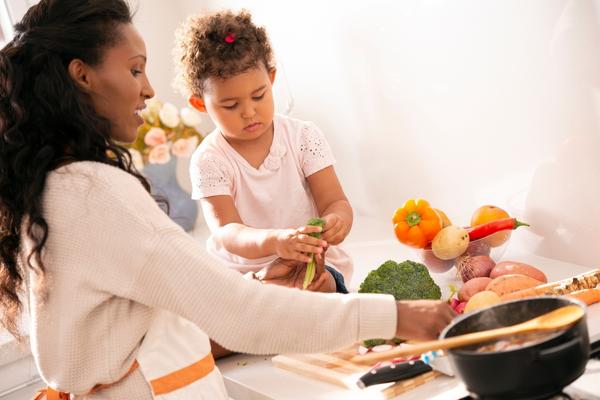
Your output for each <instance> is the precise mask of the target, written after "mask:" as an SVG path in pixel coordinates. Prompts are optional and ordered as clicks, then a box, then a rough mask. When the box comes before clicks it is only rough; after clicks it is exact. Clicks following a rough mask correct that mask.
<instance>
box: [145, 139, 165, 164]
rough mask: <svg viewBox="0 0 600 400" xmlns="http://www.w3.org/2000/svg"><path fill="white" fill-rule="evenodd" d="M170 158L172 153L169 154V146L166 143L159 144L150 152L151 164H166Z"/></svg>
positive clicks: (149, 159) (149, 160)
mask: <svg viewBox="0 0 600 400" xmlns="http://www.w3.org/2000/svg"><path fill="white" fill-rule="evenodd" d="M170 160H171V154H169V146H168V145H166V144H159V145H158V146H156V147H154V148H153V149H152V150H150V154H148V162H149V163H150V164H166V163H168V162H169V161H170Z"/></svg>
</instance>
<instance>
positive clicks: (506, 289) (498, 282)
mask: <svg viewBox="0 0 600 400" xmlns="http://www.w3.org/2000/svg"><path fill="white" fill-rule="evenodd" d="M541 284H542V282H540V281H538V280H537V279H533V278H532V277H530V276H527V275H520V274H510V275H502V276H499V277H497V278H495V279H492V281H491V282H490V283H489V284H488V285H487V287H486V289H485V290H491V291H492V292H496V293H497V294H498V296H501V297H502V296H503V295H505V294H507V293H511V292H516V291H518V290H523V289H529V288H532V287H535V286H538V285H541Z"/></svg>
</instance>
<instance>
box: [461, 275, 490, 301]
mask: <svg viewBox="0 0 600 400" xmlns="http://www.w3.org/2000/svg"><path fill="white" fill-rule="evenodd" d="M491 281H492V280H491V279H490V278H487V277H481V278H473V279H471V280H468V281H467V282H465V284H464V285H462V287H461V288H460V290H459V291H458V299H459V300H461V301H469V299H470V298H471V297H473V295H474V294H476V293H479V292H481V291H482V290H485V288H486V287H487V285H489V283H490V282H491Z"/></svg>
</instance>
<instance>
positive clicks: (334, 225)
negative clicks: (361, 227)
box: [306, 166, 353, 245]
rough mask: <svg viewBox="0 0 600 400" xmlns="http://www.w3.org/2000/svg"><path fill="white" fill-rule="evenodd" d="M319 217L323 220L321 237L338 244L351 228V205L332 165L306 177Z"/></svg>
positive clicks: (330, 242)
mask: <svg viewBox="0 0 600 400" xmlns="http://www.w3.org/2000/svg"><path fill="white" fill-rule="evenodd" d="M306 180H307V181H308V185H309V186H310V191H311V193H312V195H313V198H314V199H315V203H316V205H317V209H318V211H319V215H320V216H321V218H323V219H324V220H325V228H324V230H323V235H322V238H323V240H326V241H327V243H329V244H332V245H336V244H340V243H341V242H342V241H343V240H344V239H345V238H346V236H348V233H350V228H352V220H353V216H352V207H351V206H350V203H349V202H348V199H347V198H346V195H345V194H344V190H343V189H342V185H341V184H340V181H339V179H338V177H337V175H336V173H335V170H334V169H333V166H329V167H326V168H323V169H322V170H320V171H318V172H315V173H314V174H312V175H310V176H309V177H308V178H306Z"/></svg>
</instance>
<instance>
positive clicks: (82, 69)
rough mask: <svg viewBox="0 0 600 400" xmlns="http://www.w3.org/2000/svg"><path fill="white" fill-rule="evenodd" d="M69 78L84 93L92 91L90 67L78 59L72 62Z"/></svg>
mask: <svg viewBox="0 0 600 400" xmlns="http://www.w3.org/2000/svg"><path fill="white" fill-rule="evenodd" d="M68 71H69V76H70V77H71V79H73V81H74V82H75V83H76V84H77V86H79V87H80V88H81V89H82V90H84V91H90V90H91V83H90V77H89V70H88V66H87V65H86V64H85V63H84V62H83V61H81V60H80V59H78V58H75V59H73V60H71V62H70V63H69V67H68Z"/></svg>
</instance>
